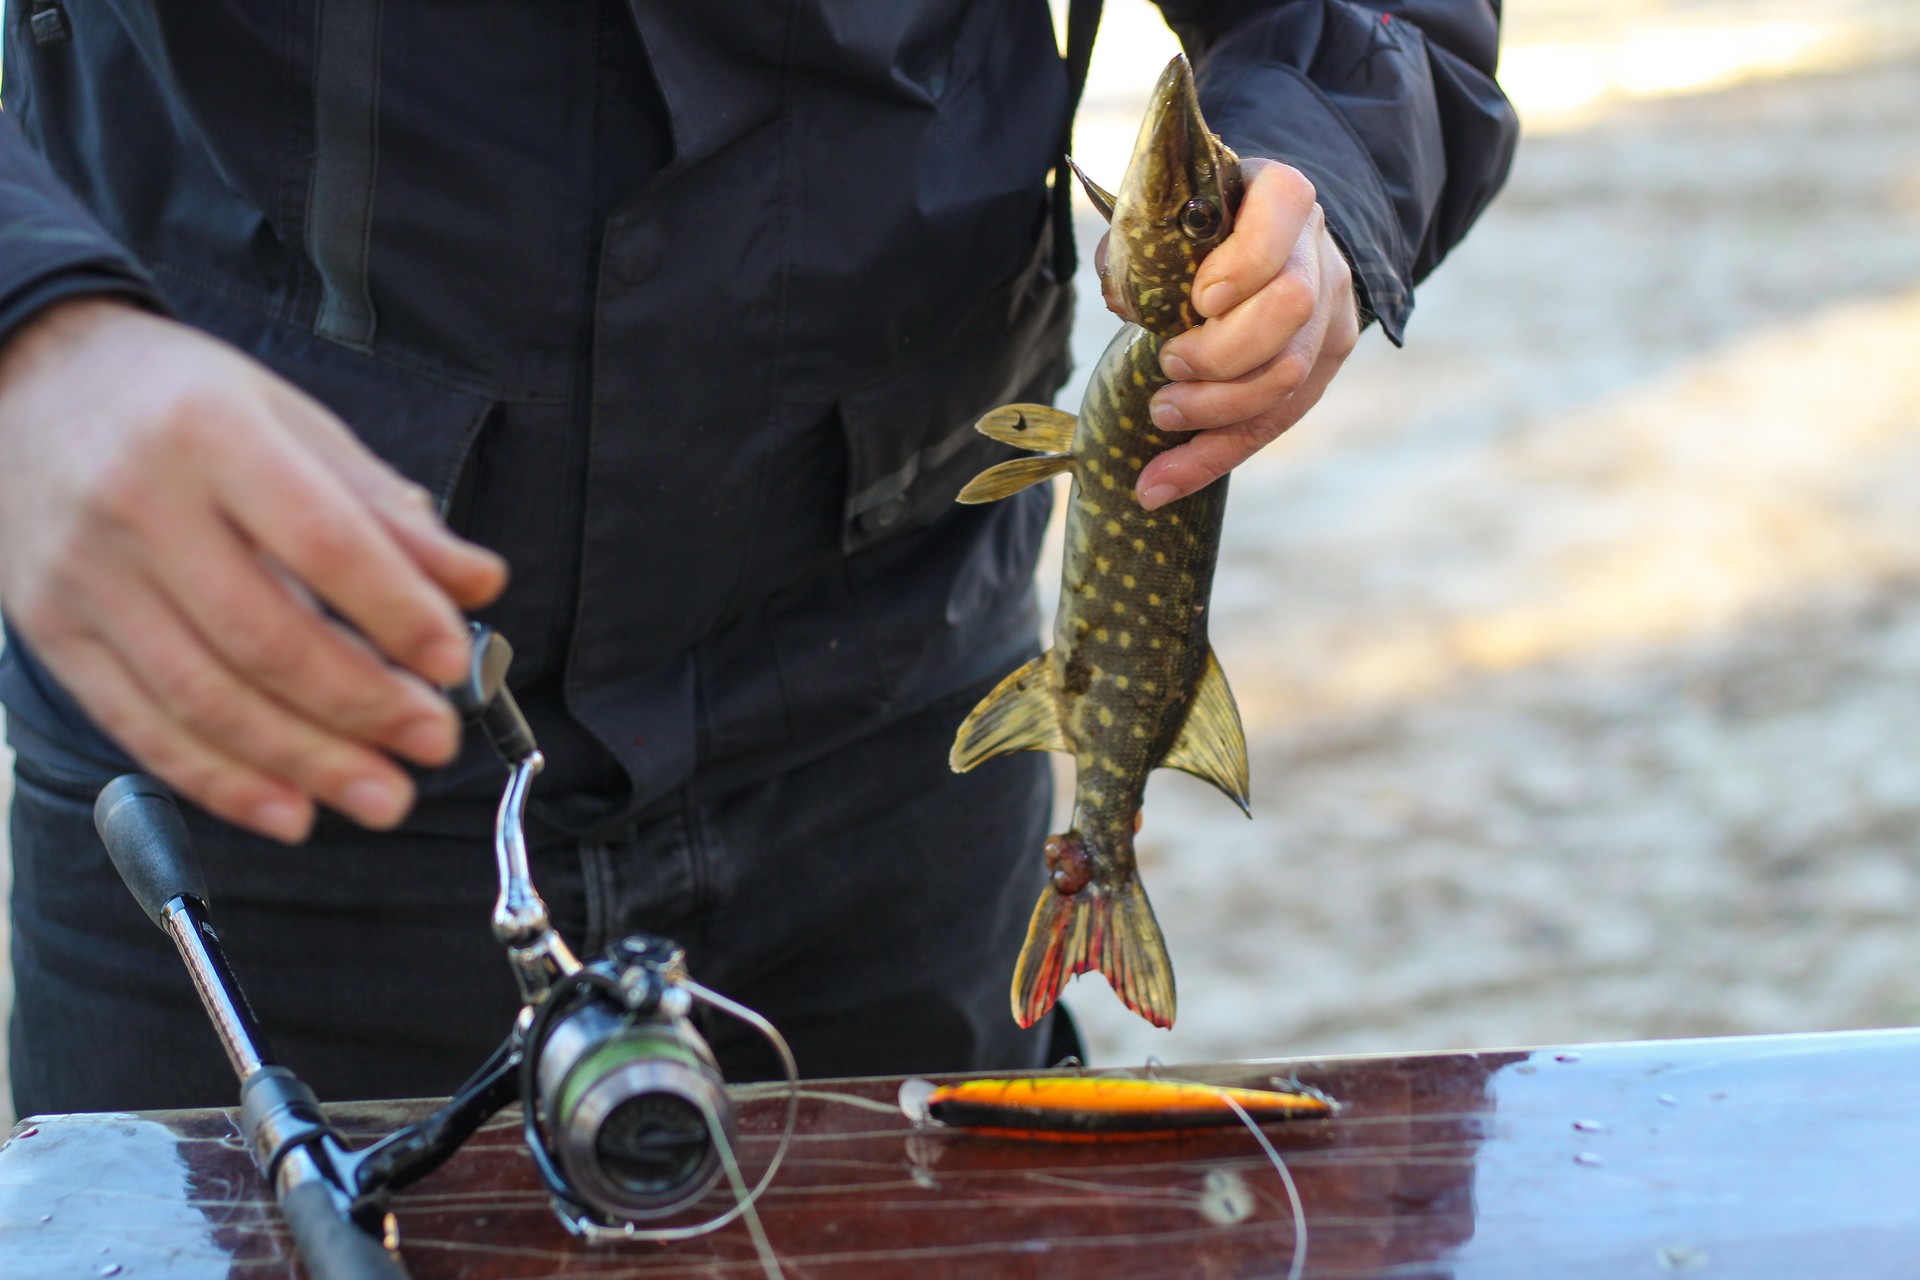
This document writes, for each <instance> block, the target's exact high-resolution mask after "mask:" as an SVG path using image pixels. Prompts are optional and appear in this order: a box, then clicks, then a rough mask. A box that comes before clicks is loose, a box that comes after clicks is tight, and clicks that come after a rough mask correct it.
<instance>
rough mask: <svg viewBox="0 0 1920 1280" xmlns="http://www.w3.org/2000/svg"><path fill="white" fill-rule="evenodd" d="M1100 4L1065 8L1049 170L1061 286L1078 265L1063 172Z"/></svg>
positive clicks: (1068, 183)
mask: <svg viewBox="0 0 1920 1280" xmlns="http://www.w3.org/2000/svg"><path fill="white" fill-rule="evenodd" d="M1101 3H1102V0H1069V3H1068V5H1067V131H1066V136H1065V137H1063V138H1061V139H1060V160H1059V162H1058V163H1056V164H1055V165H1054V167H1053V277H1054V279H1056V280H1059V281H1062V282H1065V281H1067V280H1071V279H1072V278H1073V271H1074V268H1075V267H1076V266H1078V265H1079V261H1080V260H1079V256H1078V255H1077V254H1076V253H1075V252H1074V245H1073V175H1072V174H1071V173H1069V172H1068V171H1067V153H1068V152H1070V151H1072V150H1073V117H1074V116H1075V114H1077V113H1078V112H1079V110H1080V95H1081V94H1083V93H1085V92H1086V89H1087V68H1088V67H1089V66H1090V65H1092V63H1093V37H1094V36H1095V34H1096V33H1098V32H1099V30H1100V6H1101Z"/></svg>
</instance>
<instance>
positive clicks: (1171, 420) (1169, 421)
mask: <svg viewBox="0 0 1920 1280" xmlns="http://www.w3.org/2000/svg"><path fill="white" fill-rule="evenodd" d="M1147 412H1148V414H1150V415H1151V416H1152V418H1153V425H1154V426H1156V427H1159V428H1160V429H1161V430H1162V431H1184V430H1186V427H1187V415H1186V414H1184V413H1181V412H1180V410H1179V409H1178V408H1176V407H1174V406H1173V405H1170V404H1167V403H1166V402H1165V401H1162V400H1155V401H1154V402H1153V406H1152V407H1151V408H1150V409H1148V410H1147Z"/></svg>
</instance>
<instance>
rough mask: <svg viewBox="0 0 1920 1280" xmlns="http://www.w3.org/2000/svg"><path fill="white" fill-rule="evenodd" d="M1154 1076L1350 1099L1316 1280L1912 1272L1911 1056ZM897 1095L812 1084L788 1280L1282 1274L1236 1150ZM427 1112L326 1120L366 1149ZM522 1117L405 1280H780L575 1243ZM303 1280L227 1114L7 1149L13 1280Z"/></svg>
mask: <svg viewBox="0 0 1920 1280" xmlns="http://www.w3.org/2000/svg"><path fill="white" fill-rule="evenodd" d="M1116 1074H1117V1073H1116ZM1167 1074H1175V1075H1180V1076H1183V1077H1187V1078H1194V1079H1205V1080H1210V1081H1214V1082H1219V1083H1234V1084H1254V1085H1265V1084H1266V1083H1267V1082H1268V1081H1269V1080H1270V1079H1271V1078H1272V1077H1275V1076H1279V1077H1294V1078H1297V1079H1299V1080H1301V1081H1304V1082H1306V1083H1308V1084H1312V1085H1315V1086H1317V1087H1319V1088H1321V1089H1324V1090H1326V1091H1327V1092H1328V1093H1330V1094H1332V1095H1333V1096H1334V1097H1335V1098H1337V1099H1339V1101H1340V1102H1341V1103H1342V1109H1341V1111H1340V1113H1339V1115H1338V1116H1336V1117H1334V1118H1332V1119H1324V1120H1312V1121H1305V1122H1295V1123H1291V1124H1284V1125H1276V1126H1270V1127H1269V1128H1268V1130H1267V1132H1268V1134H1269V1136H1270V1137H1271V1139H1272V1141H1273V1143H1274V1145H1275V1147H1276V1148H1277V1149H1278V1151H1279V1153H1280V1154H1281V1156H1282V1157H1283V1158H1284V1160H1285V1162H1286V1165H1287V1167H1288V1168H1289V1169H1290V1170H1291V1172H1292V1175H1293V1177H1294V1179H1295V1180H1296V1182H1297V1185H1298V1188H1299V1193H1300V1196H1301V1199H1302V1202H1303V1203H1304V1206H1305V1211H1306V1217H1305V1221H1306V1229H1307V1274H1308V1275H1312V1276H1340V1277H1387V1276H1392V1277H1396V1278H1400V1280H1404V1278H1406V1277H1423V1276H1450V1277H1453V1276H1457V1277H1483V1276H1484V1277H1529V1278H1531V1277H1539V1276H1554V1277H1566V1276H1609V1277H1612V1276H1622V1277H1631V1276H1646V1277H1663V1276H1669V1275H1673V1274H1676V1273H1680V1274H1693V1275H1697V1276H1700V1277H1702V1278H1703V1280H1706V1278H1711V1277H1722V1276H1726V1277H1733V1276H1743V1277H1744V1276H1767V1277H1771V1276H1781V1277H1788V1276H1791V1277H1796V1278H1798V1277H1815V1276H1844V1277H1854V1278H1858V1277H1876V1276H1916V1275H1920V1177H1916V1175H1915V1165H1916V1161H1920V1155H1916V1150H1917V1149H1920V1142H1916V1139H1920V1031H1871V1032H1847V1033H1836V1034H1822V1035H1803V1036H1771V1037H1756V1038H1741V1039H1724V1040H1677V1041H1654V1042H1647V1043H1634V1044H1609V1045H1587V1046H1581V1047H1578V1048H1573V1049H1557V1050H1556V1049H1537V1050H1518V1051H1510V1052H1497V1053H1472V1054H1468V1053H1446V1054H1419V1055H1411V1056H1375V1057H1353V1058H1326V1059H1311V1060H1289V1061H1283V1062H1265V1063H1232V1064H1220V1065H1212V1066H1202V1067H1187V1068H1170V1069H1168V1071H1167ZM898 1086H899V1081H898V1080H852V1081H829V1082H814V1083H811V1084H809V1085H808V1086H807V1092H806V1094H805V1096H804V1098H803V1100H802V1106H801V1123H800V1130H799V1136H798V1138H797V1139H796V1141H795V1143H794V1145H793V1148H792V1151H791V1153H790V1154H789V1155H788V1157H787V1163H786V1165H785V1167H784V1168H783V1170H782V1171H781V1173H780V1175H779V1178H778V1180H777V1182H776V1184H775V1185H774V1187H773V1188H772V1189H771V1190H770V1191H769V1193H768V1195H767V1196H766V1198H765V1199H764V1200H763V1201H762V1202H761V1216H762V1220H763V1222H764V1224H765V1229H766V1233H767V1236H768V1238H769V1239H770V1241H771V1243H772V1245H773V1248H774V1249H775V1250H776V1251H777V1253H778V1255H779V1258H780V1261H781V1269H782V1270H783V1272H784V1273H785V1275H787V1276H789V1277H796V1278H797V1277H808V1278H810V1280H881V1278H883V1277H887V1278H892V1277H913V1278H914V1280H926V1277H930V1276H948V1275H955V1276H970V1275H991V1276H1012V1277H1034V1278H1036V1280H1037V1278H1038V1277H1043V1276H1044V1277H1047V1278H1048V1280H1068V1278H1069V1277H1075V1276H1087V1277H1100V1278H1102V1280H1114V1278H1116V1277H1168V1278H1169V1280H1172V1278H1174V1277H1179V1278H1182V1280H1188V1278H1191V1277H1209V1278H1222V1280H1224V1278H1226V1277H1253V1276H1267V1277H1281V1276H1284V1275H1286V1272H1287V1268H1288V1265H1289V1261H1290V1260H1291V1258H1292V1257H1293V1250H1294V1245H1295V1222H1294V1216H1293V1214H1292V1212H1291V1210H1290V1208H1289V1203H1288V1199H1287V1195H1286V1191H1285V1188H1284V1185H1283V1184H1282V1182H1281V1180H1280V1177H1279V1175H1278V1173H1277V1172H1276V1171H1275V1170H1274V1168H1273V1167H1272V1165H1271V1164H1270V1163H1269V1162H1268V1161H1267V1159H1266V1157H1265V1156H1263V1155H1262V1154H1261V1152H1260V1150H1259V1148H1258V1146H1257V1145H1256V1144H1255V1142H1254V1140H1253V1138H1252V1135H1251V1134H1249V1133H1247V1132H1246V1131H1245V1130H1244V1129H1242V1130H1235V1131H1223V1132H1221V1133H1219V1134H1215V1135H1209V1136H1206V1137H1201V1138H1195V1139H1190V1140H1180V1141H1162V1142H1144V1143H1130V1144H1125V1145H1099V1146H1069V1145H1058V1144H1046V1145H1040V1144H1023V1143H1017V1142H1011V1141H1005V1140H994V1139H985V1138H974V1137H967V1136H964V1135H958V1134H952V1133H938V1132H930V1131H916V1130H915V1129H914V1127H913V1126H912V1125H911V1124H910V1123H909V1122H908V1121H907V1120H906V1119H905V1117H904V1116H903V1115H902V1114H901V1113H900V1112H899V1110H898V1109H897V1107H896V1106H895V1099H896V1096H897V1092H898ZM748 1092H749V1094H750V1095H751V1096H748V1097H746V1098H744V1099H743V1100H742V1104H741V1126H742V1136H743V1148H744V1153H745V1159H746V1160H747V1161H748V1163H749V1165H750V1166H757V1165H758V1163H759V1162H760V1161H763V1160H764V1159H765V1158H766V1157H767V1154H768V1153H769V1152H770V1150H771V1148H772V1146H773V1140H774V1136H775V1135H776V1134H777V1133H778V1129H779V1124H780V1119H781V1106H782V1103H781V1101H780V1100H779V1098H778V1097H776V1096H774V1095H771V1094H768V1093H765V1092H762V1091H748ZM427 1105H428V1104H425V1103H365V1104H349V1105H341V1106H336V1107H331V1108H329V1111H330V1113H331V1114H332V1115H333V1117H334V1118H335V1120H336V1122H337V1123H338V1124H339V1125H340V1126H341V1127H342V1129H343V1130H344V1131H345V1132H346V1133H347V1134H348V1135H349V1136H350V1137H351V1138H352V1139H353V1140H354V1142H355V1143H356V1144H361V1143H364V1142H368V1141H371V1140H372V1139H373V1138H375V1137H377V1136H379V1135H380V1134H382V1133H385V1132H387V1131H389V1130H390V1129H392V1128H393V1127H395V1126H396V1125H398V1124H400V1123H402V1122H404V1121H405V1120H407V1119H410V1118H412V1117H414V1116H417V1115H419V1114H420V1113H421V1112H422V1111H423V1109H424V1108H425V1107H426V1106H427ZM517 1114H518V1113H517V1110H514V1111H509V1112H508V1113H507V1114H506V1116H504V1117H503V1118H502V1119H501V1120H499V1121H496V1122H495V1123H494V1124H492V1125H490V1126H488V1127H487V1128H486V1129H484V1130H482V1131H481V1132H480V1133H479V1134H478V1135H477V1136H476V1137H475V1139H474V1140H473V1141H472V1142H471V1143H470V1144H469V1145H468V1146H467V1147H466V1148H465V1149H463V1150H462V1151H461V1152H460V1154H459V1155H457V1156H456V1157H455V1158H454V1159H453V1160H452V1161H451V1162H450V1163H449V1164H448V1165H447V1166H446V1167H445V1168H443V1169H441V1170H440V1171H438V1172H437V1173H435V1174H433V1175H432V1176H431V1177H429V1178H427V1179H426V1180H424V1181H422V1182H421V1183H419V1184H418V1185H416V1186H415V1187H413V1188H411V1189H409V1190H408V1191H407V1192H405V1193H403V1194H402V1195H400V1196H399V1197H398V1198H397V1201H396V1205H395V1208H396V1212H397V1214H398V1218H399V1222H400V1225H401V1234H402V1245H403V1254H404V1256H405V1259H406V1261H407V1264H408V1266H409V1267H410V1268H411V1271H412V1274H413V1276H414V1277H415V1278H416V1280H439V1278H443V1277H444V1278H452V1277H462V1278H470V1280H480V1278H482V1277H529V1276H553V1275H565V1276H591V1277H598V1278H602V1280H610V1278H611V1277H617V1276H644V1277H653V1276H661V1277H669V1276H674V1277H677V1276H686V1277H692V1276H701V1277H708V1276H713V1277H718V1276H741V1277H753V1276H760V1275H762V1274H764V1270H763V1267H762V1265H761V1263H760V1261H759V1260H758V1259H757V1255H756V1253H755V1250H754V1247H753V1244H752V1241H751V1239H750V1237H749V1236H748V1235H747V1234H746V1233H745V1231H744V1230H743V1229H742V1228H741V1227H740V1226H738V1225H737V1224H736V1225H735V1226H733V1227H730V1228H727V1229H724V1230H722V1231H721V1232H719V1233H717V1234H715V1235H711V1236H707V1237H704V1238H701V1239H696V1240H691V1241H686V1242H682V1243H678V1244H674V1245H659V1244H639V1243H622V1244H617V1245H610V1246H597V1247H596V1246H589V1245H586V1244H584V1243H581V1242H578V1241H576V1240H574V1239H572V1238H571V1237H569V1236H568V1235H567V1234H566V1233H565V1232H564V1231H563V1230H562V1228H561V1227H560V1226H559V1225H558V1223H557V1222H556V1220H555V1219H554V1217H553V1215H552V1214H551V1212H549V1210H548V1208H547V1205H546V1202H545V1200H544V1198H543V1196H542V1194H541V1193H540V1190H539V1185H538V1182H537V1180H536V1178H535V1175H534V1172H533V1169H532V1166H531V1165H530V1163H529V1162H528V1160H527V1157H526V1155H525V1153H524V1151H523V1149H521V1147H520V1145H519V1130H518V1127H517V1120H516V1119H515V1117H517ZM750 1172H751V1169H750ZM299 1274H300V1273H299V1272H298V1271H297V1270H296V1269H295V1268H294V1266H293V1264H292V1261H291V1247H290V1243H289V1239H288V1236H287V1234H286V1231H285V1229H284V1227H283V1226H282V1224H281V1222H280V1220H279V1218H278V1215H277V1212H276V1210H275V1209H274V1207H273V1206H272V1204H271V1202H270V1201H268V1200H266V1199H264V1198H263V1188H262V1185H261V1183H260V1180H259V1178H258V1177H257V1176H256V1174H255V1173H254V1170H253V1166H252V1163H251V1162H250V1160H249V1158H248V1155H247V1152H246V1149H245V1144H244V1141H243V1139H242V1137H241V1135H240V1132H239V1130H238V1128H237V1127H236V1125H235V1118H234V1115H233V1114H232V1113H231V1112H228V1111H177V1112H156V1113H146V1114H103V1115H73V1116H59V1117H36V1118H33V1119H30V1120H27V1121H23V1122H21V1124H19V1125H18V1126H16V1127H15V1129H14V1131H13V1135H12V1137H11V1138H10V1139H9V1141H8V1142H7V1144H6V1146H5V1147H4V1148H0V1275H5V1276H7V1277H9V1278H24V1277H40V1276H49V1277H51V1276H62V1277H106V1276H117V1277H126V1278H127V1280H148V1278H149V1277H163V1276H164V1277H221V1276H244V1277H249V1278H257V1280H267V1278H268V1277H279V1276H297V1275H299Z"/></svg>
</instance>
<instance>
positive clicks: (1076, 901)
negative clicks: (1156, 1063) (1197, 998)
mask: <svg viewBox="0 0 1920 1280" xmlns="http://www.w3.org/2000/svg"><path fill="white" fill-rule="evenodd" d="M1091 969H1098V970H1099V971H1100V972H1101V973H1103V974H1105V975H1106V979H1107V982H1108V983H1109V984H1110V985H1111V986H1112V987H1113V993H1114V994H1115V995H1117V996H1119V997H1120V1001H1121V1003H1122V1004H1124V1005H1126V1006H1127V1008H1129V1009H1131V1010H1133V1011H1134V1012H1135V1013H1137V1014H1139V1015H1140V1016H1141V1017H1143V1018H1145V1019H1146V1020H1147V1021H1148V1022H1151V1023H1152V1024H1153V1025H1154V1026H1156V1027H1171V1026H1172V1025H1173V1015H1174V993H1173V961H1172V960H1171V959H1169V958H1168V956H1167V944H1166V940H1165V939H1164V938H1162V937H1161V935H1160V922H1159V921H1157V920H1155V919H1154V918H1153V905H1152V904H1151V903H1149V902H1148V901H1147V891H1146V890H1145V889H1144V888H1142V887H1141V884H1140V877H1139V876H1137V875H1129V876H1128V877H1127V878H1126V881H1125V883H1123V884H1122V885H1120V887H1119V888H1117V889H1114V890H1111V891H1106V890H1102V889H1101V888H1099V887H1098V886H1097V885H1091V884H1089V885H1087V886H1086V887H1085V888H1083V889H1081V890H1080V891H1079V892H1078V893H1071V894H1069V893H1061V892H1060V891H1059V890H1058V889H1055V888H1054V887H1053V886H1052V885H1048V886H1047V887H1046V888H1045V889H1043V890H1041V893H1040V901H1039V902H1038V903H1036V904H1035V905H1034V908H1033V921H1032V923H1030V924H1029V925H1028V926H1027V942H1026V945H1025V946H1023V947H1022V948H1020V959H1019V960H1018V961H1017V962H1016V963H1015V964H1014V969H1013V1016H1014V1020H1015V1021H1017V1022H1018V1023H1019V1024H1020V1025H1021V1026H1023V1027H1030V1026H1032V1025H1033V1024H1034V1023H1036V1022H1038V1021H1040V1019H1041V1018H1043V1017H1045V1016H1046V1013H1047V1010H1049V1009H1051V1008H1053V1004H1054V1001H1055V1000H1057V999H1059V997H1060V989H1061V988H1062V987H1064V986H1066V985H1067V981H1068V979H1070V978H1072V977H1074V976H1075V975H1077V974H1082V973H1086V972H1087V971H1088V970H1091Z"/></svg>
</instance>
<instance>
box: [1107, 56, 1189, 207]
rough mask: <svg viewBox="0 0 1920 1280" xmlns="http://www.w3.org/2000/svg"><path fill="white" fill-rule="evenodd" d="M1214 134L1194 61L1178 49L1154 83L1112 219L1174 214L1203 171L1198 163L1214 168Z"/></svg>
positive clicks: (1183, 202) (1115, 201) (1184, 201)
mask: <svg viewBox="0 0 1920 1280" xmlns="http://www.w3.org/2000/svg"><path fill="white" fill-rule="evenodd" d="M1212 144H1213V135H1212V134H1211V133H1210V132H1209V131H1208V129H1207V122H1206V118H1205V117H1204V116H1202V115H1201V114H1200V93H1199V90H1198V89H1197V88H1196V87H1195V85H1194V82H1193V66H1192V64H1190V63H1189V62H1188V61H1187V55H1186V54H1184V53H1181V54H1175V55H1174V58H1173V61H1171V62H1169V63H1168V64H1167V67H1166V70H1164V71H1162V72H1161V73H1160V79H1159V80H1158V81H1157V82H1156V83H1155V84H1154V86H1153V96H1152V98H1151V100H1150V101H1149V104H1148V107H1147V114H1146V116H1145V117H1144V118H1143V119H1142V120H1141V121H1140V132H1139V134H1138V135H1137V136H1136V137H1135V138H1134V142H1133V155H1132V156H1131V157H1130V158H1129V159H1128V161H1127V172H1126V175H1125V177H1124V178H1122V180H1121V183H1120V190H1119V192H1118V193H1117V198H1116V199H1115V200H1114V220H1115V221H1116V222H1118V221H1119V220H1120V219H1122V218H1126V217H1129V215H1131V216H1132V217H1133V218H1153V219H1155V220H1160V221H1163V220H1165V219H1167V218H1170V217H1172V216H1174V215H1176V214H1177V213H1178V212H1179V210H1180V206H1181V205H1183V204H1185V203H1186V201H1187V192H1188V191H1190V190H1191V189H1192V188H1193V186H1194V185H1195V183H1194V179H1195V178H1200V177H1202V175H1201V174H1199V173H1196V172H1195V171H1196V169H1197V168H1199V167H1200V166H1202V165H1205V166H1206V167H1208V168H1211V165H1210V164H1209V163H1208V162H1209V161H1211V159H1212V149H1213V148H1212Z"/></svg>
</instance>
